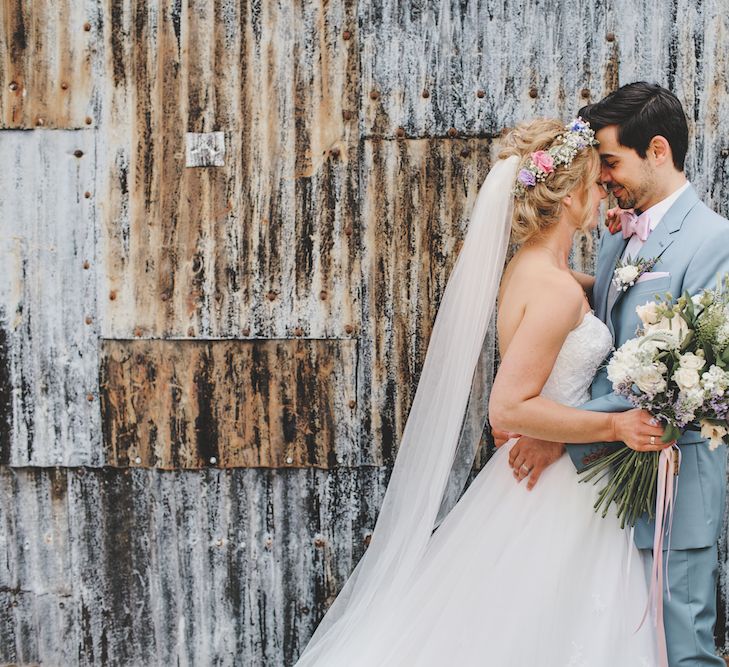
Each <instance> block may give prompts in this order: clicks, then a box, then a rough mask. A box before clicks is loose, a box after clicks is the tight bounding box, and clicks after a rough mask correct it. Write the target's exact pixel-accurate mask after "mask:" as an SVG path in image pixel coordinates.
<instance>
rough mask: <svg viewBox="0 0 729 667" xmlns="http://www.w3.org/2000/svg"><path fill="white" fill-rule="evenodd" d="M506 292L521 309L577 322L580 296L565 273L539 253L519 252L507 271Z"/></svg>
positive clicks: (581, 296)
mask: <svg viewBox="0 0 729 667" xmlns="http://www.w3.org/2000/svg"><path fill="white" fill-rule="evenodd" d="M505 277H508V284H507V285H506V290H505V291H508V292H510V293H511V296H512V297H514V296H517V295H518V297H519V298H518V301H519V302H521V303H522V304H523V305H524V307H525V309H529V310H537V311H540V312H544V311H548V312H552V313H553V314H554V316H556V317H559V318H564V319H568V320H571V319H574V320H575V321H579V319H581V314H582V309H583V304H584V301H585V299H584V292H583V290H582V287H580V285H579V283H578V282H577V281H576V280H575V279H574V278H573V277H572V275H571V274H570V273H569V272H568V271H564V270H561V269H559V268H557V267H556V266H555V265H554V262H553V261H552V259H551V258H550V257H549V256H548V255H546V254H545V253H542V252H536V251H533V252H530V251H528V250H524V251H520V252H519V253H517V255H515V256H514V259H513V260H512V261H511V262H510V264H509V267H508V268H507V273H505Z"/></svg>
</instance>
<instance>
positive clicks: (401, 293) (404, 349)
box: [359, 139, 493, 464]
mask: <svg viewBox="0 0 729 667" xmlns="http://www.w3.org/2000/svg"><path fill="white" fill-rule="evenodd" d="M492 146H493V144H492V141H491V140H489V139H468V140H463V139H421V140H407V139H401V140H398V141H383V140H371V141H366V142H365V145H364V155H363V168H362V170H363V173H364V174H365V178H364V181H363V192H362V198H363V206H362V218H361V225H362V232H361V234H362V281H363V283H362V331H361V337H360V369H361V371H360V392H361V395H360V398H359V401H360V411H359V415H360V419H361V420H362V430H363V437H362V441H361V447H362V460H363V462H366V463H374V464H382V463H389V462H391V461H392V460H393V458H394V454H395V447H396V444H397V442H399V439H400V436H401V434H402V431H403V428H404V426H405V420H406V418H407V413H408V410H409V407H410V404H411V402H412V399H413V397H414V391H415V386H416V384H417V378H418V375H419V373H420V369H421V367H422V363H423V361H424V359H425V351H426V349H427V342H428V338H429V336H430V331H431V328H432V325H433V322H434V320H435V314H436V311H437V307H438V304H439V302H440V298H441V296H442V293H443V290H444V289H445V284H446V281H447V277H448V275H449V273H450V270H451V268H452V266H453V264H454V263H455V259H456V256H457V251H458V248H459V247H460V242H461V241H462V238H463V234H464V231H465V228H466V226H467V224H468V219H469V215H470V212H471V207H472V206H473V203H474V201H475V198H476V195H477V193H478V189H479V187H480V185H481V182H482V181H483V179H484V178H485V176H486V174H487V172H488V169H489V165H490V164H491V160H492V150H493V149H492Z"/></svg>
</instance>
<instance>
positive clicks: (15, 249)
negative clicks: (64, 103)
mask: <svg viewBox="0 0 729 667" xmlns="http://www.w3.org/2000/svg"><path fill="white" fill-rule="evenodd" d="M93 161H94V134H93V133H92V132H71V131H54V132H50V131H47V130H39V131H36V132H20V131H4V132H2V133H0V163H1V164H3V165H4V168H3V169H1V170H0V192H2V196H0V266H2V272H3V279H2V280H0V313H2V316H0V326H2V327H3V329H4V331H3V334H2V345H0V348H2V349H0V369H2V370H0V375H2V376H4V377H3V380H2V381H1V386H2V387H3V389H2V396H3V400H2V403H4V406H5V409H7V406H8V403H10V405H11V406H12V409H11V413H12V414H11V415H2V417H4V418H3V419H2V422H3V423H4V424H6V426H3V427H0V435H3V434H7V433H8V430H6V429H9V434H10V442H8V441H7V440H4V442H3V444H2V446H0V452H1V453H2V456H3V458H2V460H0V462H2V463H11V464H12V465H28V464H32V465H56V464H64V465H80V464H91V465H98V464H99V463H100V462H101V461H102V452H101V447H100V444H101V438H100V437H99V436H100V421H99V407H98V395H97V390H98V380H97V377H98V368H99V359H98V330H99V329H98V328H99V323H98V319H97V313H96V280H97V276H98V273H97V270H98V269H97V266H96V262H95V251H96V240H97V233H96V222H95V217H96V216H95V204H94V199H93V197H90V198H86V197H85V193H87V192H88V193H89V194H91V193H92V192H93V189H94V188H93V179H94V170H93ZM0 410H1V411H3V412H4V410H3V407H0ZM8 416H9V417H10V419H9V420H8V419H7V417H8ZM8 422H10V426H9V427H8V426H7V424H8Z"/></svg>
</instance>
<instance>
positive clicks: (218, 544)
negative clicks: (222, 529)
mask: <svg viewBox="0 0 729 667" xmlns="http://www.w3.org/2000/svg"><path fill="white" fill-rule="evenodd" d="M215 545H216V546H219V547H222V546H223V538H222V537H219V538H218V539H217V540H215Z"/></svg>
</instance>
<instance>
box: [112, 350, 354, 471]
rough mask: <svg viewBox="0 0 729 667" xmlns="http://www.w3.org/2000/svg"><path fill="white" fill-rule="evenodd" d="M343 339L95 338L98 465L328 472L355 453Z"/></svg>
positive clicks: (350, 356)
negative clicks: (100, 437) (98, 345)
mask: <svg viewBox="0 0 729 667" xmlns="http://www.w3.org/2000/svg"><path fill="white" fill-rule="evenodd" d="M356 357H357V350H356V343H355V341H352V340H331V339H330V340H256V341H226V340H219V341H180V340H166V341H162V340H144V341H141V340H130V341H120V340H105V341H103V343H102V349H101V372H100V376H101V377H100V385H101V407H102V423H103V429H104V445H105V449H106V452H107V454H106V460H107V461H108V462H109V464H110V465H117V466H138V465H141V466H155V467H160V468H171V469H179V468H199V467H204V466H208V465H212V466H221V467H234V466H246V467H254V466H256V467H284V466H299V467H300V466H314V467H323V468H326V467H333V466H337V465H343V464H348V463H350V462H351V461H352V459H353V456H354V455H355V453H356V446H357V436H358V429H357V425H356V423H355V420H354V409H353V408H354V407H355V404H356V401H355V398H356V377H355V374H356V366H357V358H356Z"/></svg>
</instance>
